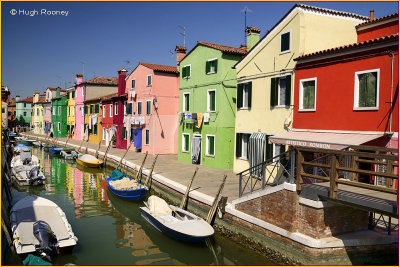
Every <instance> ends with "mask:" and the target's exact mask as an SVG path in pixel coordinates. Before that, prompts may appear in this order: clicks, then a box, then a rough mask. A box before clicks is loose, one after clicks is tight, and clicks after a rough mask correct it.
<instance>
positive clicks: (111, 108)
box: [110, 104, 114, 118]
mask: <svg viewBox="0 0 400 267" xmlns="http://www.w3.org/2000/svg"><path fill="white" fill-rule="evenodd" d="M113 112H114V110H113V104H110V118H112V116H113Z"/></svg>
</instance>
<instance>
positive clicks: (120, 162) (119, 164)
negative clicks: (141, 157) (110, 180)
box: [117, 141, 133, 170]
mask: <svg viewBox="0 0 400 267" xmlns="http://www.w3.org/2000/svg"><path fill="white" fill-rule="evenodd" d="M132 144H133V141H132V142H131V143H130V144H129V146H128V148H127V149H126V151H125V153H124V155H123V156H122V158H121V160H120V161H119V163H118V166H117V170H118V169H119V167H120V166H121V164H122V161H123V160H124V158H125V156H126V154H127V153H128V151H129V149H130V148H131V145H132Z"/></svg>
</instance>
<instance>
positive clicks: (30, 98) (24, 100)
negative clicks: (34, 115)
mask: <svg viewBox="0 0 400 267" xmlns="http://www.w3.org/2000/svg"><path fill="white" fill-rule="evenodd" d="M19 102H29V103H33V96H29V97H27V98H25V99H22V100H20V101H18V103H19Z"/></svg>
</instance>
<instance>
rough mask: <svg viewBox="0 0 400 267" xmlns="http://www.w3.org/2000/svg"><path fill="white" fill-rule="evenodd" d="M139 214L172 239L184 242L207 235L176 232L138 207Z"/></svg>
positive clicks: (199, 239) (196, 239)
mask: <svg viewBox="0 0 400 267" xmlns="http://www.w3.org/2000/svg"><path fill="white" fill-rule="evenodd" d="M140 214H141V215H142V216H143V218H145V219H146V220H147V221H148V222H149V223H151V224H152V225H153V226H154V227H155V228H157V230H159V231H160V232H162V233H164V234H166V235H167V236H169V237H172V238H174V239H177V240H180V241H184V242H200V241H203V240H204V239H206V238H207V237H208V236H192V235H186V234H183V233H181V232H177V231H175V230H173V229H171V228H168V227H167V226H165V225H164V224H162V223H160V222H159V221H158V220H157V219H155V218H154V217H153V216H152V215H151V214H149V213H147V212H146V211H145V210H144V209H142V208H140Z"/></svg>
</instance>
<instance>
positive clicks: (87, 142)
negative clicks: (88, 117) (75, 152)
mask: <svg viewBox="0 0 400 267" xmlns="http://www.w3.org/2000/svg"><path fill="white" fill-rule="evenodd" d="M88 146H89V138H88V139H87V140H86V152H85V153H86V154H87V153H88Z"/></svg>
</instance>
